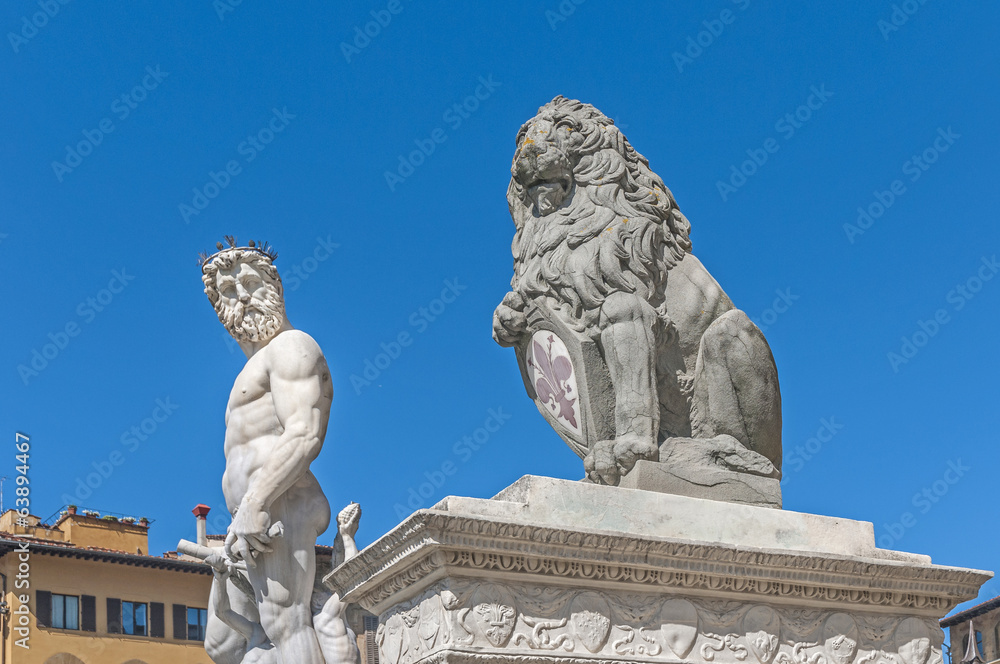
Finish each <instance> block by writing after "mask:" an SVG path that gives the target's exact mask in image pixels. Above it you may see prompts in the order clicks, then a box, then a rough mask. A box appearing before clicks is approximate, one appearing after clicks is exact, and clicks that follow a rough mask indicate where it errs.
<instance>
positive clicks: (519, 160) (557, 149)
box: [507, 96, 691, 316]
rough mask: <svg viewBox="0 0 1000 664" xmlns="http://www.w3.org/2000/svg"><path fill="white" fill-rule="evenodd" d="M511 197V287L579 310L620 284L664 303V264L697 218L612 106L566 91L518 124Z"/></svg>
mask: <svg viewBox="0 0 1000 664" xmlns="http://www.w3.org/2000/svg"><path fill="white" fill-rule="evenodd" d="M507 203H508V205H509V206H510V213H511V217H513V219H514V224H515V226H516V228H517V232H516V234H515V236H514V243H513V251H514V267H515V274H514V279H513V281H512V286H513V287H514V290H517V291H519V292H520V293H521V294H522V295H525V296H539V295H541V296H550V297H553V298H555V299H556V300H557V301H559V302H561V303H565V304H566V305H569V306H570V307H571V308H572V309H574V310H576V315H577V316H582V315H583V313H584V312H585V311H588V310H593V309H595V308H597V307H599V306H600V304H601V303H602V302H603V300H604V297H605V296H607V295H608V294H609V293H610V292H612V291H616V290H628V291H631V292H640V293H643V294H644V295H645V296H646V298H647V299H648V300H649V301H650V303H651V304H653V305H654V306H658V305H659V304H660V303H661V302H662V291H663V288H662V285H663V283H664V280H665V279H666V274H667V270H668V269H669V268H671V267H673V266H674V265H675V264H676V263H677V262H678V261H679V260H680V259H681V258H683V256H684V254H685V253H687V252H688V251H690V250H691V240H690V238H689V232H690V224H689V223H688V221H687V219H686V218H685V217H684V215H683V214H681V212H680V210H679V209H678V208H677V203H676V201H674V198H673V196H672V195H671V193H670V190H669V189H667V187H666V185H664V184H663V180H661V179H660V178H659V176H657V175H656V174H655V173H653V172H652V171H651V170H650V169H649V162H648V161H647V160H646V158H645V157H643V156H642V155H641V154H639V153H638V152H636V151H635V149H633V148H632V146H631V145H630V144H629V142H628V140H627V139H626V138H625V136H624V135H623V134H622V133H621V131H619V129H618V128H617V127H616V126H615V125H614V122H613V121H612V120H611V119H610V118H608V117H607V116H606V115H604V114H603V113H601V112H600V111H598V110H597V109H596V108H594V107H593V106H591V105H590V104H583V103H581V102H579V101H576V100H572V99H566V98H564V97H561V96H559V97H556V98H555V99H553V100H552V101H551V102H549V103H548V104H546V105H545V106H542V107H541V108H540V109H538V114H537V115H536V116H535V117H533V118H532V119H531V120H529V121H528V122H526V123H525V124H524V125H523V126H522V127H521V130H520V131H519V132H518V134H517V151H516V152H515V153H514V160H513V163H512V164H511V180H510V186H509V187H508V189H507Z"/></svg>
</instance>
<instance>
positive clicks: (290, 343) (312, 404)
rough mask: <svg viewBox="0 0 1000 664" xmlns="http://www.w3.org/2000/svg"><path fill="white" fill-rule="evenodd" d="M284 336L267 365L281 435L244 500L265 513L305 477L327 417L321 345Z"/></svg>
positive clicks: (299, 336)
mask: <svg viewBox="0 0 1000 664" xmlns="http://www.w3.org/2000/svg"><path fill="white" fill-rule="evenodd" d="M285 334H288V335H292V336H294V338H292V339H281V337H282V336H285V335H281V336H279V338H278V339H276V341H278V340H279V339H280V340H281V341H282V342H283V343H281V345H280V347H278V348H275V349H274V350H275V351H278V352H275V353H274V354H273V355H272V357H271V367H270V383H271V400H272V402H273V404H274V414H275V416H276V418H277V420H278V422H279V424H280V425H281V428H282V433H281V436H280V437H279V438H278V441H277V443H276V444H275V445H274V446H273V447H272V448H271V450H270V454H269V458H268V460H267V463H264V464H262V465H261V467H260V468H259V469H258V470H257V472H256V473H254V476H253V478H252V479H251V481H250V485H249V487H248V489H247V493H246V495H245V497H244V499H243V506H245V507H247V508H249V509H251V510H253V511H260V512H267V511H268V510H269V509H270V507H271V504H272V503H273V502H274V501H275V500H277V498H278V497H279V496H281V495H282V494H284V493H285V492H286V491H288V490H289V489H290V488H291V487H292V486H294V485H295V483H296V482H298V481H299V480H300V479H302V477H303V476H305V474H306V473H307V472H308V471H309V464H310V463H312V462H313V460H314V459H315V458H316V457H317V456H318V455H319V452H320V449H321V448H322V447H323V438H324V436H326V427H327V423H328V422H329V418H330V393H331V390H330V387H329V381H330V372H329V370H328V369H327V366H326V360H324V358H323V354H322V352H321V351H320V349H319V346H317V345H316V342H315V341H313V340H312V338H311V337H309V336H308V335H305V334H303V333H301V332H290V333H285ZM272 343H273V342H272ZM241 509H242V507H241Z"/></svg>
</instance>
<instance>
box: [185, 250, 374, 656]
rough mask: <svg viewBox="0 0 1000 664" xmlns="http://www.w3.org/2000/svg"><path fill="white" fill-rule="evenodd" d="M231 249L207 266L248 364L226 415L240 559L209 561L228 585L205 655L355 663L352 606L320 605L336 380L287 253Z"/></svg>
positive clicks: (347, 529)
mask: <svg viewBox="0 0 1000 664" xmlns="http://www.w3.org/2000/svg"><path fill="white" fill-rule="evenodd" d="M226 240H227V242H228V245H229V246H228V247H223V245H222V243H219V244H218V245H217V246H218V249H219V251H218V252H217V253H215V254H213V255H212V256H204V255H203V256H202V281H203V282H204V284H205V293H206V295H208V299H209V302H211V304H212V305H213V306H214V307H215V311H216V313H217V314H218V316H219V320H220V321H221V322H222V324H223V325H224V326H225V327H226V330H227V331H228V332H229V333H230V334H231V335H232V336H233V338H234V339H235V340H236V342H237V343H238V344H239V346H240V348H242V349H243V351H244V353H246V356H247V363H246V366H245V367H244V368H243V370H242V371H241V372H240V374H239V376H237V378H236V382H235V384H234V385H233V389H232V392H231V393H230V396H229V403H228V405H227V407H226V438H225V455H226V470H225V474H224V476H223V479H222V490H223V494H224V495H225V499H226V505H227V507H228V508H229V511H230V513H231V514H232V515H233V521H232V524H231V525H230V526H229V532H228V533H227V537H226V542H225V554H226V556H227V557H228V560H224V559H223V558H222V557H221V556H219V555H217V554H216V555H214V556H210V557H209V558H208V560H207V561H208V562H209V563H210V564H212V566H213V567H214V568H215V569H216V572H217V575H221V576H217V579H216V583H215V584H213V588H212V597H211V599H210V601H209V606H210V607H211V608H210V611H209V620H208V624H207V626H206V637H205V649H206V651H207V652H208V654H209V656H210V657H211V658H212V660H213V661H214V662H216V663H217V664H239V663H241V662H242V663H243V664H249V663H251V662H257V663H265V662H275V663H277V662H295V663H296V664H333V663H334V662H336V663H337V664H342V663H343V664H347V663H348V662H353V661H355V660H356V659H357V657H356V654H357V648H356V646H355V644H354V643H353V639H352V637H351V634H350V631H349V630H348V629H347V628H346V623H344V622H343V614H344V611H343V609H344V607H343V606H342V605H341V604H340V601H339V597H337V596H336V595H333V596H332V597H328V596H323V595H317V596H316V597H314V585H315V577H316V549H315V547H316V538H317V537H318V536H319V535H321V534H322V533H323V532H324V531H325V530H326V528H327V526H328V525H329V523H330V505H329V503H328V502H327V499H326V496H325V495H324V494H323V490H322V489H321V488H320V486H319V483H318V482H317V481H316V478H315V477H314V476H313V474H312V473H311V472H310V471H309V465H310V463H311V462H312V461H313V460H314V459H316V457H317V455H318V454H319V452H320V449H321V448H322V446H323V439H324V437H325V436H326V429H327V424H328V422H329V417H330V402H331V400H332V398H333V386H332V385H331V381H330V370H329V369H328V368H327V364H326V359H325V358H324V357H323V353H322V351H321V350H320V348H319V346H318V345H317V344H316V342H315V341H314V340H313V338H312V337H310V336H309V335H308V334H306V333H304V332H301V331H299V330H296V329H294V328H293V327H292V325H291V323H290V322H289V321H288V317H287V316H286V315H285V307H284V300H283V295H282V286H281V279H280V277H279V276H278V272H277V270H276V269H275V267H274V264H273V262H274V259H275V258H276V257H277V254H275V253H274V251H273V250H271V248H270V247H268V246H267V245H266V244H264V245H260V244H257V243H255V242H253V241H251V242H250V243H249V246H245V247H238V246H236V239H235V238H233V237H227V238H226ZM341 516H342V518H341V519H340V520H341V521H342V523H341V524H340V525H341V533H342V534H346V535H347V536H348V537H352V536H353V533H354V530H356V528H357V519H358V518H359V517H360V512H359V511H358V510H357V509H353V508H351V509H348V510H345V512H342V514H341ZM352 541H353V540H352ZM351 548H353V544H352V545H351ZM244 575H245V576H244ZM236 581H239V583H236ZM219 593H225V596H224V597H222V596H219ZM316 599H321V600H322V601H321V602H319V603H318V604H317V602H316V601H315V600H316Z"/></svg>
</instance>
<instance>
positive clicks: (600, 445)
mask: <svg viewBox="0 0 1000 664" xmlns="http://www.w3.org/2000/svg"><path fill="white" fill-rule="evenodd" d="M507 202H508V204H509V206H510V214H511V217H512V218H513V220H514V226H515V228H516V231H515V235H514V240H513V243H512V251H513V254H514V276H513V278H512V279H511V288H510V292H508V293H507V294H506V296H504V298H503V301H502V302H501V304H500V305H499V306H498V307H497V309H496V311H495V313H494V317H493V337H494V339H495V340H496V341H497V343H499V344H500V345H501V346H514V347H515V348H518V347H519V348H522V349H523V348H525V347H526V344H528V342H529V340H530V339H531V335H532V334H533V333H535V332H536V331H537V329H538V328H537V326H536V325H535V324H534V323H533V320H535V319H537V317H533V316H532V312H537V311H544V312H546V314H547V315H548V316H549V317H550V318H551V317H554V318H557V319H558V321H559V325H561V326H565V327H566V328H567V329H570V330H573V331H574V333H577V334H579V335H581V336H582V337H584V338H586V339H589V340H590V341H591V342H592V345H593V346H594V347H595V348H596V349H597V350H598V351H599V357H597V356H587V357H590V358H591V359H589V360H586V362H585V364H594V363H603V364H604V365H605V366H606V374H607V375H608V376H609V378H610V385H611V386H612V388H611V389H610V392H609V393H610V394H611V396H612V398H609V399H605V400H604V401H601V400H600V399H594V398H593V397H592V398H591V401H592V402H593V403H592V405H591V406H590V407H591V408H593V409H597V410H600V409H604V410H606V411H609V412H608V413H606V415H607V421H608V422H609V423H611V424H609V427H612V426H613V431H612V434H613V435H608V436H607V437H606V438H603V439H594V440H588V441H584V443H583V444H582V445H580V446H579V449H576V451H577V454H579V455H580V456H581V457H582V458H583V460H584V468H585V470H586V472H587V476H588V478H589V479H590V480H592V481H594V482H598V483H603V484H610V485H616V484H618V482H619V479H620V478H621V477H622V476H624V475H625V474H627V473H628V472H629V471H630V470H631V469H632V468H633V466H634V465H635V463H636V462H637V461H638V460H641V459H648V460H652V461H659V460H661V459H660V457H661V453H663V451H664V450H666V449H667V448H670V449H684V446H690V445H694V447H697V448H698V449H700V450H702V452H701V454H703V455H704V456H705V457H706V459H707V461H708V462H709V463H714V464H719V465H722V466H727V465H728V466H730V467H732V469H734V470H737V471H744V472H750V473H755V474H759V475H764V476H770V477H780V467H781V396H780V392H779V389H778V374H777V369H776V368H775V364H774V359H773V357H772V355H771V350H770V347H769V346H768V344H767V341H765V339H764V336H763V334H762V333H761V332H760V330H759V329H758V328H757V326H756V325H754V324H753V323H752V322H751V321H750V319H749V318H748V317H747V315H746V314H745V313H744V312H742V311H740V310H739V309H736V308H735V307H734V306H733V303H732V302H731V301H730V299H729V297H727V295H726V294H725V292H723V290H722V288H721V287H720V286H719V284H718V283H717V282H716V280H715V279H714V278H713V277H712V275H711V274H709V272H708V270H706V269H705V266H704V265H702V263H701V262H700V261H699V260H698V259H697V258H696V257H695V256H694V255H693V254H692V253H691V240H690V237H689V232H690V224H689V222H688V220H687V219H686V218H685V216H684V215H683V214H682V213H681V211H680V210H679V209H678V206H677V203H676V201H675V200H674V197H673V195H672V194H671V193H670V190H669V189H667V187H666V186H665V185H664V183H663V180H661V179H660V177H659V176H657V175H656V174H655V173H654V172H653V171H652V170H650V168H649V162H648V161H647V160H646V158H645V157H643V156H642V155H641V154H639V153H638V152H636V151H635V149H633V147H632V145H631V144H629V142H628V140H627V139H626V138H625V136H624V135H623V134H622V132H621V131H620V130H619V129H618V128H617V127H616V126H615V125H614V122H613V121H612V120H611V119H610V118H608V117H607V116H605V115H604V114H603V113H601V112H600V111H599V110H597V109H596V108H594V107H593V106H591V105H589V104H584V103H581V102H579V101H576V100H571V99H566V98H564V97H561V96H559V97H556V98H555V99H553V100H552V101H551V102H549V103H548V104H546V105H545V106H543V107H541V108H540V109H539V111H538V114H537V115H536V116H535V117H533V118H532V119H530V120H528V122H526V123H525V124H524V125H523V126H522V127H521V129H520V131H519V132H518V134H517V150H516V152H515V153H514V159H513V163H512V165H511V180H510V186H509V187H508V190H507ZM537 350H538V349H537V348H536V352H537ZM550 359H551V358H550ZM549 364H550V365H551V366H548V368H547V370H549V371H553V372H555V373H556V374H557V378H556V379H552V380H551V381H550V382H553V383H558V382H559V381H560V380H562V378H561V377H560V376H559V375H558V374H559V371H562V376H565V375H566V374H567V372H569V371H570V369H569V368H568V367H569V363H568V362H564V363H563V365H560V364H559V361H558V360H553V361H552V362H549ZM560 366H562V367H563V368H562V369H560V368H559V367H560ZM543 368H545V367H543ZM592 368H593V367H591V366H584V367H582V368H579V369H578V372H580V371H581V370H582V371H583V372H590V371H591V369H592ZM522 370H524V365H523V364H522ZM601 370H602V371H603V370H604V369H603V368H601ZM525 382H526V385H528V391H529V394H532V396H535V393H536V392H537V393H538V394H537V397H536V401H539V400H541V401H544V402H547V403H554V402H555V400H556V399H557V398H559V399H562V400H563V405H565V406H567V409H568V410H567V412H569V411H571V410H572V407H573V406H572V404H573V401H572V399H573V398H576V397H574V396H573V395H571V394H570V390H569V387H566V389H562V390H560V389H557V388H554V387H553V388H552V389H550V387H545V386H542V387H544V389H538V384H534V383H532V384H529V382H530V381H529V378H528V377H526V378H525ZM576 396H577V397H581V398H583V397H585V396H586V395H576ZM571 397H572V398H571ZM539 409H540V410H541V409H542V405H539ZM611 411H613V412H611ZM563 417H565V418H567V419H569V417H570V416H568V415H563ZM550 421H551V420H550ZM573 423H574V424H575V421H574V422H573ZM564 438H566V436H564ZM696 443H697V444H696ZM571 446H573V445H572V443H571ZM689 449H691V448H689ZM668 456H669V454H668Z"/></svg>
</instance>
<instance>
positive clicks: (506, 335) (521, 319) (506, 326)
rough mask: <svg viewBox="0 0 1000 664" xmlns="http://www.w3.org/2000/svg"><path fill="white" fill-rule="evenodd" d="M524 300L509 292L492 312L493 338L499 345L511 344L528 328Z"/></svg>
mask: <svg viewBox="0 0 1000 664" xmlns="http://www.w3.org/2000/svg"><path fill="white" fill-rule="evenodd" d="M523 310H524V300H523V299H521V296H520V295H518V294H517V293H514V292H510V293H507V295H505V296H504V298H503V301H502V302H501V303H500V304H499V306H497V308H496V311H494V312H493V339H494V340H495V341H496V342H497V343H498V344H500V345H501V346H513V345H514V344H515V343H517V340H518V338H520V337H521V336H522V335H523V334H524V332H525V330H527V328H528V319H527V318H526V317H525V315H524V312H523Z"/></svg>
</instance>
